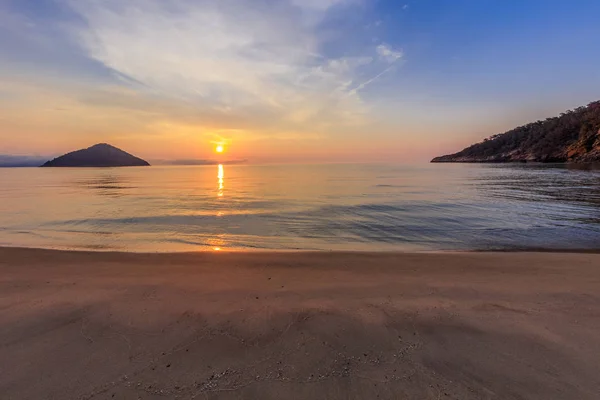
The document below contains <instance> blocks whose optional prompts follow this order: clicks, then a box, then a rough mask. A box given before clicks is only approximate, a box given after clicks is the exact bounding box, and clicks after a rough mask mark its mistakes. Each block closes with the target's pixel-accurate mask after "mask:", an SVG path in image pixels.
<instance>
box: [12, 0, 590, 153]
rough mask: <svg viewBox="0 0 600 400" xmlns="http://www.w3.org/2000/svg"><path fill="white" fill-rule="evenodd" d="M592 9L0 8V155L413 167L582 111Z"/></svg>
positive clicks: (439, 4) (123, 1)
mask: <svg viewBox="0 0 600 400" xmlns="http://www.w3.org/2000/svg"><path fill="white" fill-rule="evenodd" d="M598 15H600V1H597V0H569V1H564V0H561V1H555V0H0V155H12V156H15V155H19V156H30V155H31V156H42V157H43V156H55V155H60V154H62V153H65V152H67V151H72V150H75V149H78V148H83V147H88V146H91V145H93V144H95V143H99V142H108V143H111V144H113V145H115V146H117V147H120V148H122V149H124V150H126V151H128V152H130V153H133V154H135V155H137V156H140V157H143V158H145V159H148V160H175V159H210V158H214V156H215V154H214V149H215V146H216V145H217V144H219V143H220V144H224V145H225V153H224V155H222V156H220V157H227V158H228V159H232V160H233V159H248V160H250V161H251V162H330V161H331V162H350V161H357V162H373V161H381V162H420V161H423V162H425V161H428V160H429V159H431V158H433V157H434V156H437V155H441V154H447V153H453V152H456V151H458V150H461V149H462V148H464V147H465V146H467V145H469V144H471V143H473V142H478V141H480V140H481V139H483V138H484V137H488V136H491V135H493V134H496V133H500V132H504V131H507V130H509V129H511V128H514V127H516V126H519V125H522V124H525V123H527V122H531V121H535V120H538V119H543V118H546V117H550V116H554V115H556V114H558V113H560V112H562V111H565V110H567V109H572V108H575V107H578V106H581V105H586V104H588V103H589V102H591V101H594V100H598V99H600V51H598V50H597V49H598V43H600V24H599V23H598Z"/></svg>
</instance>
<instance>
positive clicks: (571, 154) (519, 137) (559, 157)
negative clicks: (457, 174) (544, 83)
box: [431, 101, 600, 163]
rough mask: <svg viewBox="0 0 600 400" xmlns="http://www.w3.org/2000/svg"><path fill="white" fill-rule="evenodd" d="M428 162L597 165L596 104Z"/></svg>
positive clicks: (599, 124) (599, 130)
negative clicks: (571, 163) (595, 163)
mask: <svg viewBox="0 0 600 400" xmlns="http://www.w3.org/2000/svg"><path fill="white" fill-rule="evenodd" d="M431 162H434V163H442V162H457V163H487V162H544V163H550V162H556V163H564V162H573V163H590V162H600V101H596V102H593V103H590V104H588V105H587V106H586V107H579V108H577V109H575V110H572V111H567V112H565V113H563V114H561V115H560V116H558V117H554V118H548V119H546V120H545V121H537V122H533V123H531V124H528V125H525V126H521V127H519V128H516V129H513V130H511V131H508V132H506V133H501V134H498V135H494V136H492V137H490V138H488V139H485V140H484V141H483V142H481V143H477V144H474V145H472V146H470V147H467V148H466V149H464V150H462V151H460V152H458V153H455V154H449V155H446V156H441V157H436V158H434V159H433V160H431Z"/></svg>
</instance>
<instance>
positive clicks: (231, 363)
mask: <svg viewBox="0 0 600 400" xmlns="http://www.w3.org/2000/svg"><path fill="white" fill-rule="evenodd" d="M0 310H1V312H0V393H1V395H0V397H1V398H2V399H113V398H114V399H165V398H168V399H215V398H219V399H221V398H222V399H325V398H327V399H434V400H435V399H461V400H464V399H543V400H548V399H590V400H591V399H598V396H599V393H600V374H599V373H598V370H599V369H600V363H599V360H600V255H599V254H567V253H560V254H552V253H460V254H459V253H456V254H454V253H453V254H386V253H379V254H365V253H356V254H353V253H325V252H323V253H250V254H248V253H187V254H131V253H129V254H126V253H85V252H61V251H50V250H35V249H10V248H2V249H0Z"/></svg>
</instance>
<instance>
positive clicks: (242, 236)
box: [0, 164, 600, 251]
mask: <svg viewBox="0 0 600 400" xmlns="http://www.w3.org/2000/svg"><path fill="white" fill-rule="evenodd" d="M0 245H5V246H34V247H47V248H61V249H93V250H122V251H189V250H210V249H220V250H228V249H277V250H287V249H305V250H374V251H380V250H399V251H436V250H490V249H525V248H532V249H533V248H535V249H537V248H545V249H598V248H600V171H597V170H585V169H578V168H572V167H571V168H567V167H564V166H563V167H560V166H532V165H447V164H443V165H427V164H426V165H420V166H398V165H358V164H355V165H314V166H310V165H308V166H307V165H302V166H293V165H265V166H250V165H247V166H228V165H225V166H194V167H151V168H115V169H110V168H109V169H38V168H32V169H2V170H0Z"/></svg>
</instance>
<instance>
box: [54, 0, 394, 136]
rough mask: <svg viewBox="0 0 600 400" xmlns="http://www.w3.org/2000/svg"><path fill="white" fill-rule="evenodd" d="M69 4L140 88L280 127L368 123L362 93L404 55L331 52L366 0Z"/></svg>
mask: <svg viewBox="0 0 600 400" xmlns="http://www.w3.org/2000/svg"><path fill="white" fill-rule="evenodd" d="M64 1H65V4H66V5H67V6H69V7H70V8H71V9H72V10H73V11H75V12H76V13H77V14H78V15H79V16H80V17H81V19H82V21H83V23H81V24H78V25H72V26H71V27H70V29H69V32H70V35H72V36H73V38H74V39H75V40H76V41H77V42H78V43H80V45H81V46H82V48H83V49H84V50H85V52H86V53H87V54H88V56H89V57H90V58H92V59H94V60H96V61H98V62H100V63H102V64H103V65H105V66H106V67H108V68H110V69H111V70H112V71H114V73H115V76H120V77H125V78H126V79H127V80H128V81H129V82H128V84H129V85H132V86H133V87H135V89H136V90H138V91H140V92H142V93H146V94H149V95H153V96H162V97H167V98H171V99H176V101H180V102H183V103H186V104H188V105H190V106H192V107H193V106H194V105H195V106H197V107H199V108H202V113H207V112H214V113H215V114H219V115H228V114H229V115H231V116H232V118H231V120H240V119H241V120H244V119H247V117H250V118H254V119H257V120H260V121H261V122H262V124H263V126H264V127H265V128H269V129H274V130H284V131H299V130H307V131H310V132H307V133H314V131H327V130H328V129H330V128H331V127H332V126H336V127H344V126H356V125H358V124H362V123H364V122H365V121H366V118H367V117H368V106H367V105H366V104H365V101H364V99H362V98H361V97H360V95H359V91H360V90H363V89H364V88H365V87H366V86H367V85H369V84H371V83H372V82H373V81H375V80H376V79H378V78H380V77H381V76H382V75H383V74H384V73H385V72H388V71H389V70H390V64H393V63H395V62H396V61H397V60H398V59H400V58H401V57H402V53H401V52H399V51H397V50H394V49H392V48H391V47H390V46H388V45H384V44H382V45H380V46H378V47H376V48H362V49H359V51H357V52H356V53H354V54H345V55H342V56H335V57H334V56H329V55H328V54H326V52H325V51H324V48H325V45H326V44H330V43H327V42H326V41H325V39H323V38H322V37H321V36H320V35H319V29H320V28H321V27H322V26H323V25H325V24H326V23H327V21H328V18H329V17H330V16H331V15H333V14H334V13H336V12H338V11H339V10H344V9H346V8H349V7H360V1H359V0H285V1H277V2H273V1H270V0H256V1H255V0H252V1H250V0H218V1H217V0H203V1H191V0H170V1H165V0H129V1H127V2H124V1H122V0H64ZM372 76H375V78H370V77H372ZM132 82H133V83H132ZM240 116H243V117H240ZM252 125H260V123H254V124H252ZM223 128H224V129H244V128H245V127H244V126H240V125H235V124H232V125H231V126H223Z"/></svg>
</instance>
